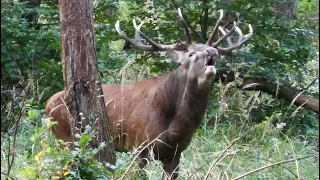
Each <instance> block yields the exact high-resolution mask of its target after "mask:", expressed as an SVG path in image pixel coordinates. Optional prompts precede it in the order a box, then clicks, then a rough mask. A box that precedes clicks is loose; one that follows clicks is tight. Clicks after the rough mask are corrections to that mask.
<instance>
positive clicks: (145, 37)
mask: <svg viewBox="0 0 320 180" xmlns="http://www.w3.org/2000/svg"><path fill="white" fill-rule="evenodd" d="M132 23H133V26H134V28H135V29H136V32H137V33H139V34H140V35H141V36H142V37H143V38H144V39H145V40H147V41H148V42H149V43H150V44H151V46H153V47H155V48H156V49H158V50H161V51H165V50H168V49H171V47H170V45H161V44H157V43H156V42H154V41H153V40H152V39H150V38H149V37H148V36H147V35H145V34H144V33H143V32H141V31H140V27H141V26H139V27H138V26H137V24H136V20H134V19H133V20H132Z"/></svg>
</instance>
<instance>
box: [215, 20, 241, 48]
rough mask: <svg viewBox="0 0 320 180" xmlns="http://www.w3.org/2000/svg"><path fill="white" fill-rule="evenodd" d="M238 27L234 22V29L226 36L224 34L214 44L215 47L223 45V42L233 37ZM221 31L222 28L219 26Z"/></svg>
mask: <svg viewBox="0 0 320 180" xmlns="http://www.w3.org/2000/svg"><path fill="white" fill-rule="evenodd" d="M236 27H237V23H236V22H235V21H233V26H232V28H231V29H230V31H229V32H227V33H226V34H224V35H223V36H222V37H221V38H219V39H218V40H217V41H216V42H215V43H213V45H212V46H213V47H217V46H218V45H219V44H221V43H222V41H224V40H225V39H226V38H228V37H229V36H230V35H231V33H233V32H234V30H235V29H236ZM219 30H220V31H221V30H222V28H221V27H220V26H219Z"/></svg>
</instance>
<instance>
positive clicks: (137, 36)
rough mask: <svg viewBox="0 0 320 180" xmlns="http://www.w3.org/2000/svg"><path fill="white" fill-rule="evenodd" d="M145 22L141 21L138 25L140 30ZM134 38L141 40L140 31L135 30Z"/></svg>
mask: <svg viewBox="0 0 320 180" xmlns="http://www.w3.org/2000/svg"><path fill="white" fill-rule="evenodd" d="M143 23H144V21H141V23H140V24H139V26H138V27H137V29H139V30H140V28H141V27H142V25H143ZM134 40H136V41H140V34H139V32H138V31H135V32H134Z"/></svg>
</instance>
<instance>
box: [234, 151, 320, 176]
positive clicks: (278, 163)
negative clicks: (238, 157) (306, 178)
mask: <svg viewBox="0 0 320 180" xmlns="http://www.w3.org/2000/svg"><path fill="white" fill-rule="evenodd" d="M317 155H318V156H319V154H317ZM314 156H315V155H310V156H305V157H301V158H294V159H289V160H284V161H279V162H276V163H273V164H269V165H266V166H262V167H260V168H257V169H254V170H252V171H249V172H247V173H244V174H242V175H240V176H238V177H236V178H234V179H232V180H237V179H241V178H243V177H245V176H248V175H251V174H253V173H255V172H258V171H261V170H264V169H267V168H270V167H273V166H277V165H280V164H285V163H289V162H293V161H297V160H302V159H306V158H310V157H314Z"/></svg>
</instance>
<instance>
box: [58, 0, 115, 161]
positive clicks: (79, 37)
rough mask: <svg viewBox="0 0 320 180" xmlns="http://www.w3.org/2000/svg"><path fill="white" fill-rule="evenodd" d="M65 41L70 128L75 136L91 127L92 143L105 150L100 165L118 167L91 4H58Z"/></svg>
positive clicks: (65, 0)
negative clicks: (96, 44) (92, 130)
mask: <svg viewBox="0 0 320 180" xmlns="http://www.w3.org/2000/svg"><path fill="white" fill-rule="evenodd" d="M59 7H60V23H61V25H60V26H61V37H62V54H61V56H62V62H63V72H64V85H65V102H66V105H67V107H68V110H69V113H70V115H69V119H71V120H72V122H71V124H70V127H71V129H72V131H73V134H72V136H71V137H72V138H73V139H74V141H75V140H76V139H77V138H76V134H79V133H80V131H84V130H86V126H87V125H90V126H92V127H93V128H94V130H95V131H96V132H97V135H96V138H94V139H92V142H91V143H90V144H91V146H92V147H98V146H99V144H100V143H102V142H104V143H105V144H106V147H104V150H103V151H100V152H98V154H97V155H96V157H97V158H98V160H99V161H107V162H109V163H111V164H114V163H115V154H114V147H113V145H112V141H111V135H110V130H109V120H108V117H107V112H106V108H105V102H104V99H103V98H101V97H103V96H102V95H103V94H102V89H101V84H100V82H99V76H98V66H97V58H96V52H95V42H94V29H93V11H92V2H91V1H90V0H81V1H79V0H59Z"/></svg>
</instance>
